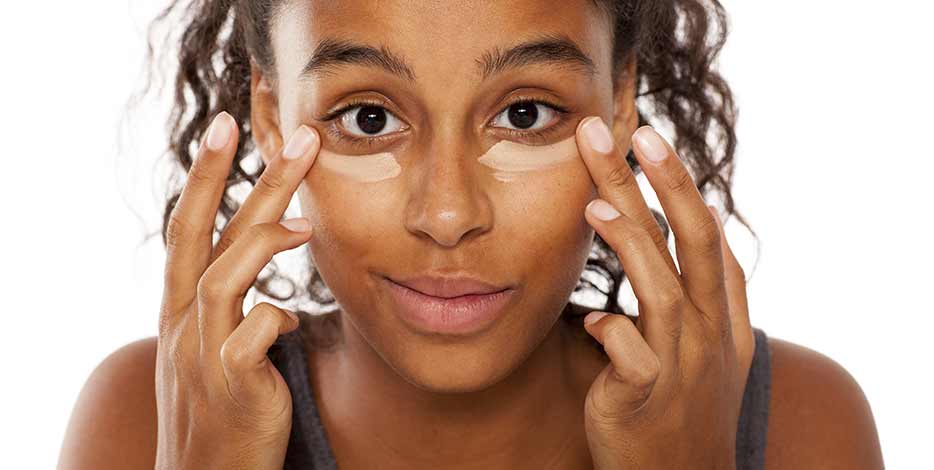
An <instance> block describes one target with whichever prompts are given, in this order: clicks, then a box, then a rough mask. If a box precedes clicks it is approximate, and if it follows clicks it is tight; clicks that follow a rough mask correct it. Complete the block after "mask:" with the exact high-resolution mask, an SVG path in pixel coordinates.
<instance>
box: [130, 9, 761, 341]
mask: <svg viewBox="0 0 934 470" xmlns="http://www.w3.org/2000/svg"><path fill="white" fill-rule="evenodd" d="M282 1H283V0H252V1H251V0H241V1H238V0H189V1H184V0H173V1H172V2H171V3H170V4H169V6H168V7H166V8H165V9H164V10H162V11H161V12H160V14H159V15H158V16H157V17H156V18H155V19H154V20H153V21H152V23H151V24H150V26H149V30H148V35H149V43H148V46H149V47H148V53H147V57H146V59H147V63H148V64H149V65H150V66H152V65H153V64H155V63H157V62H156V61H154V58H155V57H154V47H153V37H154V32H155V31H156V28H157V26H159V25H161V24H162V23H166V22H167V19H169V18H170V17H171V15H173V13H174V14H180V15H181V23H182V26H183V30H182V32H181V35H180V37H179V38H178V39H177V40H178V44H177V49H175V48H174V47H165V46H166V45H167V43H168V41H169V37H168V36H166V39H165V41H164V43H163V45H162V46H163V47H162V49H163V50H169V51H171V52H172V53H173V54H174V53H177V54H178V66H179V67H178V71H177V74H176V76H175V77H174V78H175V82H174V105H173V108H172V112H171V115H170V117H169V119H168V123H167V130H168V132H169V145H168V148H167V150H166V153H168V154H170V156H171V158H172V159H173V160H174V163H175V165H174V166H175V169H176V171H183V172H185V173H187V171H188V170H189V169H190V168H191V165H192V155H193V154H194V153H195V152H196V148H197V144H198V143H199V142H200V140H201V138H202V136H203V134H204V133H205V132H206V129H207V126H208V125H209V124H210V121H211V120H212V118H213V117H214V116H215V115H216V114H217V113H219V112H221V111H227V112H228V113H230V114H231V115H232V116H233V117H234V118H235V119H236V121H237V125H238V126H239V131H240V135H241V139H240V141H239V145H238V147H237V152H236V155H235V156H234V160H233V162H234V163H233V165H232V167H231V171H230V174H229V175H228V177H227V182H226V188H225V193H224V197H223V198H222V200H221V203H220V208H219V214H218V220H217V223H216V225H215V230H216V235H217V234H219V233H220V232H222V231H223V229H224V226H225V225H226V224H227V223H228V222H229V221H230V219H231V218H232V216H233V215H234V213H236V211H237V210H238V209H239V207H240V205H239V202H238V201H237V200H236V198H235V197H233V195H232V194H231V193H232V188H233V187H234V186H236V185H238V184H240V183H244V182H246V183H249V184H250V185H254V184H255V183H256V181H257V179H258V178H259V176H260V174H261V173H262V172H263V170H264V169H265V165H264V164H263V162H262V161H259V162H258V164H257V168H256V169H254V170H253V171H250V170H248V169H245V168H244V167H243V165H242V163H244V158H245V157H247V156H248V155H250V154H251V152H252V151H253V150H254V149H253V142H252V139H251V138H250V137H251V128H250V63H251V62H250V61H251V58H252V59H253V60H254V61H255V62H256V63H257V64H258V65H259V66H260V67H261V68H262V69H263V70H266V71H268V73H269V74H270V75H272V74H273V72H274V67H273V65H274V63H275V62H274V56H273V52H272V49H271V46H270V31H269V20H270V18H272V16H273V15H272V14H273V12H274V11H275V9H276V8H278V7H279V6H280V4H281V3H282ZM593 1H594V2H595V3H596V4H597V5H598V6H599V7H601V8H602V9H603V11H605V12H606V13H607V14H609V15H611V18H613V25H614V31H613V77H614V84H613V86H614V91H616V88H617V85H618V83H619V82H620V81H618V80H615V79H616V78H619V77H620V73H625V70H624V65H626V64H627V63H629V62H630V61H631V60H632V59H635V60H636V66H637V67H636V70H637V77H635V78H636V82H635V83H636V92H637V109H638V120H639V125H643V124H652V125H653V126H654V125H658V124H661V125H664V124H665V123H666V122H667V123H670V124H671V125H672V127H673V134H674V136H673V142H672V143H673V145H674V147H675V149H676V150H677V152H678V154H679V156H680V157H681V158H682V159H683V160H684V162H685V164H686V165H687V166H688V168H689V171H691V173H692V176H693V177H694V181H695V184H696V186H697V188H698V190H699V191H700V193H701V194H702V195H704V197H705V198H706V195H707V193H708V192H710V191H711V190H713V191H716V192H719V193H721V195H722V201H723V206H724V207H723V211H725V215H724V216H723V217H722V218H723V220H724V221H726V220H727V218H728V216H730V215H735V216H736V217H737V219H738V220H739V221H740V222H741V223H742V224H743V225H744V226H746V228H747V229H749V230H750V232H751V233H752V234H753V235H755V231H753V230H752V229H751V227H750V226H749V224H748V223H747V222H746V220H745V219H744V218H743V217H742V216H741V215H740V214H739V213H738V211H736V209H735V208H734V203H733V197H732V194H731V189H730V188H731V184H732V174H733V169H734V162H733V154H734V152H735V149H736V133H735V129H734V128H735V125H736V118H737V112H738V110H737V109H736V106H735V105H734V102H733V96H732V92H731V90H730V87H729V86H728V84H727V83H726V81H725V80H724V79H723V77H721V75H720V74H719V73H718V72H717V71H716V70H715V67H714V64H713V63H714V61H715V59H716V58H717V55H718V54H719V52H720V50H721V48H722V47H723V44H724V43H725V41H726V37H727V34H728V23H727V17H726V13H725V12H724V9H723V7H722V6H721V5H720V3H719V2H718V1H717V0H619V1H610V0H593ZM708 36H710V37H708ZM711 38H712V39H711ZM173 46H175V44H173ZM150 72H151V70H150ZM149 77H150V79H151V78H152V74H151V73H150V75H149ZM150 84H151V81H147V84H146V86H145V88H144V89H143V90H142V91H141V95H143V94H146V93H147V92H148V90H149V88H150ZM711 135H712V139H711ZM711 140H713V141H712V142H711ZM626 160H627V162H628V163H629V165H630V167H631V168H632V169H633V172H634V173H635V174H637V175H638V174H639V173H640V172H641V168H639V164H638V162H637V160H636V159H635V157H634V155H633V154H632V152H631V151H630V152H629V154H628V155H627V156H626ZM180 193H181V187H180V186H177V187H174V188H170V189H169V194H168V195H167V200H166V203H165V210H164V213H163V216H162V240H163V244H165V231H166V228H167V226H168V221H169V216H170V215H171V212H172V210H173V209H174V207H175V205H176V203H177V202H178V198H179V196H180ZM651 210H652V213H653V215H654V216H655V218H656V220H657V221H658V224H659V227H660V228H661V230H662V233H663V234H664V235H665V238H666V239H668V238H669V233H670V229H669V227H668V223H667V221H666V220H665V218H664V216H663V214H662V213H661V212H659V211H657V210H655V209H651ZM153 235H154V234H153ZM756 239H758V237H756ZM306 249H307V247H306ZM267 268H268V270H267V271H266V275H263V273H261V275H260V276H259V277H258V278H257V280H256V282H255V283H254V286H253V287H254V288H255V289H256V290H257V291H259V292H260V293H261V294H263V295H266V296H268V297H270V298H273V299H277V300H280V301H286V300H292V299H293V298H294V297H295V296H296V295H297V294H298V293H299V292H298V291H297V289H296V283H295V282H294V281H293V280H291V279H288V278H287V277H286V276H283V275H281V274H280V273H279V270H278V267H277V266H276V263H275V261H273V262H271V263H270V265H269V266H268V267H267ZM588 274H590V275H588ZM593 274H595V275H597V276H598V277H599V278H602V279H603V281H604V282H603V283H605V284H606V285H607V287H601V286H598V285H596V284H595V283H594V282H592V281H591V280H590V279H588V278H592V275H593ZM624 278H625V272H623V270H622V267H621V265H620V263H619V260H618V258H617V256H616V254H615V253H614V252H613V250H612V249H611V248H610V247H609V246H608V245H607V243H606V241H605V240H603V239H602V238H601V237H600V236H599V234H595V240H594V246H593V247H592V250H591V254H590V256H589V259H588V260H587V264H586V266H585V269H584V272H583V274H582V276H581V280H580V281H579V283H578V285H577V286H576V287H575V289H574V293H578V292H581V291H583V290H586V289H595V290H596V291H598V292H599V293H600V294H602V296H605V297H606V300H605V302H604V304H603V305H600V306H595V307H594V309H600V310H604V311H607V312H610V313H616V314H626V312H624V311H623V307H622V306H621V305H620V303H619V293H620V287H621V286H622V285H623V281H624ZM278 281H284V282H285V283H286V284H287V285H288V286H289V287H290V288H289V292H287V293H285V294H282V293H278V292H276V290H275V289H273V284H274V283H276V282H278ZM305 286H306V290H305V291H304V294H307V295H308V296H309V297H310V298H311V300H312V301H314V303H316V304H317V305H318V306H319V307H320V308H319V310H320V311H319V312H317V313H323V312H324V311H328V310H333V309H334V308H336V301H335V299H334V297H333V296H332V295H331V292H330V290H329V289H328V288H327V286H325V284H324V282H323V280H322V279H321V277H320V275H319V274H318V272H317V271H316V270H315V269H313V268H312V269H311V270H310V272H309V277H308V279H307V282H306V283H305ZM570 307H571V302H569V303H568V306H567V307H566V308H565V309H564V311H563V312H562V318H563V319H564V320H565V321H567V322H569V323H571V324H574V325H578V326H581V331H583V328H582V319H583V318H582V317H583V314H584V313H587V312H586V311H585V312H581V311H575V309H572V308H570ZM296 310H297V311H298V312H299V313H304V314H307V315H300V317H301V318H303V320H302V325H303V328H302V332H303V334H305V335H306V336H307V337H310V338H317V339H318V340H319V342H320V343H325V342H328V341H324V340H325V339H329V340H330V341H333V340H334V339H335V338H336V336H335V335H334V332H335V331H337V330H336V329H335V328H332V327H339V326H340V323H339V319H337V318H333V317H337V315H325V316H319V315H314V314H312V312H305V311H302V310H300V309H296ZM627 315H628V314H627ZM311 317H319V318H326V319H325V320H324V321H320V322H319V321H316V322H315V323H314V324H312V323H311V322H312V320H311ZM630 317H631V318H634V316H630ZM591 339H592V338H591ZM593 344H594V346H595V347H596V348H597V349H598V350H600V351H601V352H604V350H603V347H602V346H601V345H600V343H598V342H597V341H596V340H593Z"/></svg>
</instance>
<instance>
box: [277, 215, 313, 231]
mask: <svg viewBox="0 0 934 470" xmlns="http://www.w3.org/2000/svg"><path fill="white" fill-rule="evenodd" d="M279 225H282V226H283V227H285V228H287V229H289V230H291V231H293V232H307V231H308V229H309V228H311V224H309V223H308V219H306V218H304V217H296V218H294V219H287V220H283V221H282V222H279Z"/></svg>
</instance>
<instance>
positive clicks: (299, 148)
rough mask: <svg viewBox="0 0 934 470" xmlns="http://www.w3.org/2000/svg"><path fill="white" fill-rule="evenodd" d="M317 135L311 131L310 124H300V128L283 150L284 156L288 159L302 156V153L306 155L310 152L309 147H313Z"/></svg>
mask: <svg viewBox="0 0 934 470" xmlns="http://www.w3.org/2000/svg"><path fill="white" fill-rule="evenodd" d="M315 137H316V136H315V134H314V133H313V132H311V129H309V128H308V126H305V125H302V126H300V127H299V128H298V130H296V131H295V133H294V134H292V137H291V138H290V139H289V142H288V143H287V144H286V145H285V148H284V149H283V150H282V157H283V158H286V159H288V160H295V159H297V158H301V157H302V155H305V153H306V152H308V149H309V148H311V144H312V142H314V140H315Z"/></svg>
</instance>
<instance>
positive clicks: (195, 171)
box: [185, 155, 218, 188]
mask: <svg viewBox="0 0 934 470" xmlns="http://www.w3.org/2000/svg"><path fill="white" fill-rule="evenodd" d="M203 158H204V155H202V156H201V157H199V158H198V160H196V161H195V163H194V164H193V165H192V166H191V169H190V170H188V179H187V180H186V181H185V186H189V187H190V186H195V187H199V188H201V187H205V186H212V185H214V184H215V183H216V182H217V180H218V178H217V177H215V176H214V175H213V174H212V172H211V169H210V168H208V167H207V165H205V164H204V162H203V160H202V159H203Z"/></svg>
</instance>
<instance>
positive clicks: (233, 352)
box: [219, 338, 248, 374]
mask: <svg viewBox="0 0 934 470" xmlns="http://www.w3.org/2000/svg"><path fill="white" fill-rule="evenodd" d="M219 354H220V360H221V364H223V366H224V369H226V370H227V371H230V372H233V373H235V374H236V373H238V372H240V371H243V370H245V369H246V366H247V362H248V356H247V354H246V352H245V351H244V349H243V348H241V347H237V345H235V344H231V342H230V340H229V338H228V340H227V341H224V343H223V344H221V349H220V353H219Z"/></svg>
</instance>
